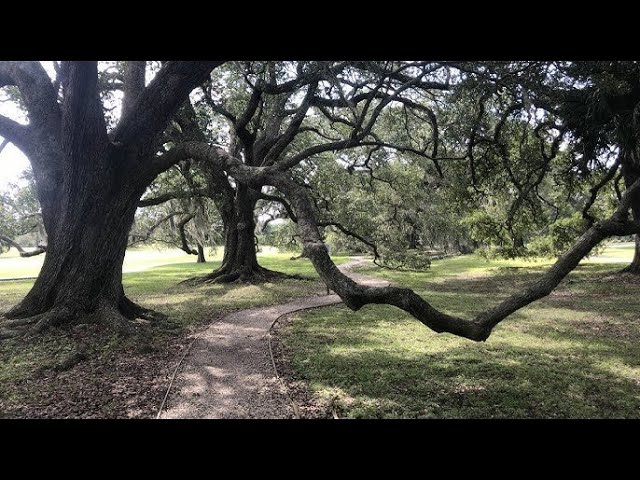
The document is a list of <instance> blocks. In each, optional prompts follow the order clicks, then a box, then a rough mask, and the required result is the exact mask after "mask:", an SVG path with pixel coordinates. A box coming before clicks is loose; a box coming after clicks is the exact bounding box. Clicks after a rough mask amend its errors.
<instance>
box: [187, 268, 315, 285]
mask: <svg viewBox="0 0 640 480" xmlns="http://www.w3.org/2000/svg"><path fill="white" fill-rule="evenodd" d="M287 279H292V280H310V279H309V278H307V277H303V276H302V275H297V274H295V275H291V274H288V273H283V272H276V271H275V270H269V269H268V268H264V267H258V268H257V269H248V268H245V269H240V270H230V269H229V268H221V269H218V270H216V271H215V272H212V273H210V274H209V275H206V276H204V277H193V278H189V279H187V280H183V281H182V282H180V283H179V284H178V285H201V284H203V283H217V284H219V283H250V284H258V283H265V282H271V281H273V280H287Z"/></svg>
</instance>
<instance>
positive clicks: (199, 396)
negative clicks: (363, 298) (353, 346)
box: [160, 259, 388, 418]
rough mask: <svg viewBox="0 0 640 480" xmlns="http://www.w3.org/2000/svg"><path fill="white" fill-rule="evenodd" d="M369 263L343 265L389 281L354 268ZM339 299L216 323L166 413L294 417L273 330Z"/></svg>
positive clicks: (306, 301)
mask: <svg viewBox="0 0 640 480" xmlns="http://www.w3.org/2000/svg"><path fill="white" fill-rule="evenodd" d="M368 262H369V261H368V260H364V259H358V260H354V261H351V262H349V263H345V264H343V265H341V266H340V267H339V268H340V270H341V271H343V272H344V273H345V274H347V275H349V276H350V277H351V278H353V279H354V280H356V281H357V282H360V283H363V284H366V285H370V286H387V285H388V282H386V281H385V280H382V279H379V278H374V277H369V276H365V275H361V274H356V273H353V272H351V271H350V269H352V268H354V267H356V266H360V265H364V264H367V263H368ZM338 303H341V300H340V297H338V295H336V294H332V295H324V296H314V297H303V298H300V299H298V300H295V301H293V302H289V303H285V304H282V305H272V306H270V307H262V308H252V309H249V310H242V311H239V312H234V313H231V314H229V315H227V316H225V317H223V318H222V319H221V320H220V321H218V322H216V323H214V324H212V325H211V326H210V327H209V328H207V330H205V331H204V332H203V333H202V334H200V335H199V336H198V338H197V339H196V340H195V342H194V344H193V346H192V348H191V351H190V353H189V355H188V356H187V357H186V358H185V359H184V362H183V365H182V369H181V371H180V373H179V374H178V376H177V378H176V382H175V384H174V386H173V387H172V391H171V393H170V395H169V398H168V407H167V408H166V410H164V411H163V412H162V414H161V417H160V418H294V416H295V415H294V412H293V408H292V406H291V403H290V401H289V397H288V395H287V392H286V390H285V388H284V387H283V385H282V383H281V382H280V381H279V380H278V379H277V377H276V376H275V374H274V371H273V367H272V365H271V358H270V356H269V347H268V334H269V330H270V328H271V325H272V324H273V322H274V321H275V320H276V319H277V318H279V317H281V316H282V315H286V314H288V313H293V312H297V311H299V310H306V309H310V308H316V307H323V306H327V305H335V304H338Z"/></svg>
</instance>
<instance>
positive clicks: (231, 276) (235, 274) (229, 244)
mask: <svg viewBox="0 0 640 480" xmlns="http://www.w3.org/2000/svg"><path fill="white" fill-rule="evenodd" d="M258 197H259V195H258V192H256V191H255V190H252V189H250V188H249V187H248V186H247V185H246V184H243V183H240V182H237V184H236V189H235V196H234V197H233V198H228V199H227V201H226V202H223V204H221V205H219V206H218V209H219V211H220V214H221V217H222V221H223V224H224V234H225V235H224V236H225V241H224V255H223V258H222V265H221V266H220V268H218V269H217V270H215V271H213V272H212V273H211V274H209V275H207V276H205V277H202V278H196V279H191V281H192V282H194V283H201V282H205V283H207V282H211V283H230V282H244V283H261V282H267V281H270V280H274V279H278V278H298V279H300V278H302V277H300V276H299V275H288V274H285V273H281V272H276V271H273V270H269V269H267V268H264V267H262V266H261V265H260V264H259V263H258V257H257V255H256V242H255V229H256V222H255V218H254V211H255V208H256V202H257V201H258Z"/></svg>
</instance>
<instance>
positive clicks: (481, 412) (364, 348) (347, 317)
mask: <svg viewBox="0 0 640 480" xmlns="http://www.w3.org/2000/svg"><path fill="white" fill-rule="evenodd" d="M630 252H631V253H630V255H629V260H631V257H632V255H633V250H632V249H631V251H630ZM550 263H551V261H550V260H538V261H535V262H527V261H504V260H502V261H490V262H486V261H485V260H483V259H482V258H480V257H477V256H473V255H469V256H463V257H457V258H452V259H445V260H439V261H435V262H433V265H432V268H431V269H430V270H428V271H426V272H423V273H413V272H411V273H404V272H396V271H389V270H381V269H377V268H367V269H365V270H366V271H367V273H369V274H374V275H379V276H381V277H384V278H386V279H388V280H390V281H392V282H395V283H397V284H401V285H405V286H409V287H411V288H413V289H415V290H416V291H417V292H418V293H419V294H421V295H422V296H423V297H424V298H426V299H427V300H428V301H429V302H430V303H432V304H433V305H434V306H436V307H437V308H439V309H442V310H444V311H446V312H448V313H451V314H456V315H462V316H464V317H465V318H473V316H474V315H475V314H477V313H479V312H480V311H482V310H484V309H486V308H488V307H490V306H492V305H495V304H496V303H497V302H498V301H499V299H500V298H503V297H505V296H507V295H509V294H511V293H513V292H515V291H517V290H518V288H521V287H522V286H523V285H525V284H526V283H527V282H529V281H532V280H533V279H535V278H536V277H537V276H539V275H540V274H541V273H542V272H543V271H544V267H545V266H548V265H549V264H550ZM622 266H624V264H623V263H621V264H619V265H618V264H612V263H608V264H597V263H594V262H593V261H589V262H585V264H584V265H582V266H580V267H579V268H578V269H576V271H575V272H574V273H572V274H571V275H570V277H569V278H568V280H566V281H565V282H563V284H561V286H560V287H559V288H558V289H557V291H556V292H554V293H553V294H552V295H551V296H549V297H547V298H545V299H543V300H541V301H539V302H537V303H534V304H532V305H531V306H529V307H527V308H525V309H522V310H520V311H519V312H517V313H515V314H514V315H512V316H511V317H510V318H509V319H507V320H505V321H504V322H503V323H502V324H500V325H499V326H498V327H497V328H496V330H495V332H494V333H493V335H492V336H491V337H490V338H489V340H488V341H487V342H485V343H474V342H470V341H468V340H464V339H460V338H457V337H455V336H453V335H450V334H436V333H434V332H432V331H430V330H429V329H427V328H426V327H424V326H423V325H422V324H420V323H419V322H418V321H416V320H415V319H413V318H412V317H411V316H409V315H408V314H405V313H404V312H402V311H400V310H398V309H396V308H393V307H389V306H380V305H369V306H366V307H364V308H362V309H361V310H360V311H358V312H352V311H350V310H348V309H347V308H345V307H342V306H340V307H331V308H326V309H321V310H314V311H310V312H306V313H304V314H299V315H296V316H295V317H294V319H293V321H292V322H291V323H290V324H289V325H288V326H287V327H286V328H285V329H283V331H282V337H281V338H282V342H283V344H284V348H285V352H286V355H287V356H288V357H289V358H290V361H291V364H292V367H293V368H294V370H295V371H296V374H297V376H298V377H301V378H303V379H305V380H306V381H307V383H308V385H309V388H310V390H311V391H312V392H313V394H314V396H315V397H316V398H317V399H318V400H319V401H320V402H321V403H322V402H324V403H327V404H329V403H331V404H333V405H334V406H337V408H338V410H339V411H340V413H341V415H342V416H347V417H356V418H357V417H366V418H377V417H386V418H397V417H400V418H461V417H463V418H469V417H471V418H497V417H509V418H513V417H517V418H522V417H550V418H553V417H560V418H565V417H571V418H576V417H577V418H591V417H622V418H636V417H640V322H639V321H638V320H640V319H639V318H638V317H639V315H638V312H640V282H635V283H633V282H632V283H628V282H627V283H624V284H622V283H621V282H619V281H616V279H615V278H616V277H615V276H614V277H611V276H610V274H611V273H614V272H615V271H616V270H619V269H620V268H621V267H622Z"/></svg>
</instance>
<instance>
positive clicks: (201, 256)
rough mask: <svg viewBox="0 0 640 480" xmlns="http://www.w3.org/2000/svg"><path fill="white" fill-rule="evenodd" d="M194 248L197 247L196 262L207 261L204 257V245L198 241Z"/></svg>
mask: <svg viewBox="0 0 640 480" xmlns="http://www.w3.org/2000/svg"><path fill="white" fill-rule="evenodd" d="M196 248H197V249H198V261H197V263H207V259H206V258H204V247H203V246H202V245H200V244H199V243H198V244H197V245H196Z"/></svg>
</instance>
